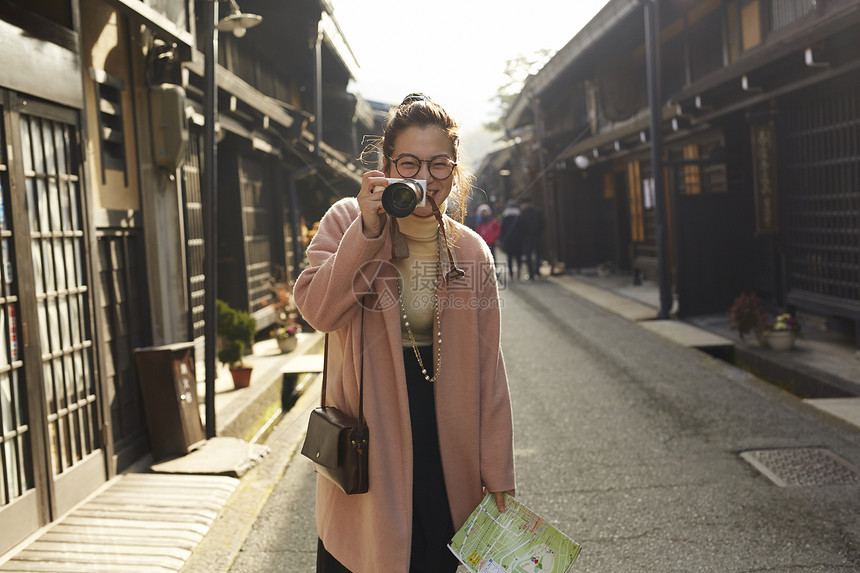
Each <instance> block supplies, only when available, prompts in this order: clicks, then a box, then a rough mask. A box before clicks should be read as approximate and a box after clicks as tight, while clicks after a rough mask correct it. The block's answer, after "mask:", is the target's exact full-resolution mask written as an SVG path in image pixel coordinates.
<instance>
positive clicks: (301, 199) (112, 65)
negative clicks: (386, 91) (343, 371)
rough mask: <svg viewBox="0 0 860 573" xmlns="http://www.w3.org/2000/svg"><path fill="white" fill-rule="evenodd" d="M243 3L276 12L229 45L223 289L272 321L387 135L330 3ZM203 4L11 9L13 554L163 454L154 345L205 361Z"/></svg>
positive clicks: (7, 287) (1, 88) (4, 51)
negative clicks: (318, 236) (369, 137)
mask: <svg viewBox="0 0 860 573" xmlns="http://www.w3.org/2000/svg"><path fill="white" fill-rule="evenodd" d="M241 4H242V8H243V10H245V11H248V12H255V13H258V14H261V15H263V22H262V23H261V24H260V25H259V26H258V27H257V28H255V29H252V30H249V31H248V33H247V35H246V36H245V37H241V38H240V37H238V36H241V34H239V35H237V36H233V35H231V34H228V33H221V34H220V38H219V42H218V56H217V59H218V71H217V74H216V78H217V88H216V89H217V91H218V102H219V108H218V110H217V111H218V114H217V116H218V120H217V126H218V127H217V129H218V153H219V158H218V172H217V178H218V185H219V193H218V213H219V220H218V225H219V233H218V235H217V241H218V244H217V247H216V249H217V265H218V275H219V277H220V279H219V284H218V296H219V298H223V299H225V300H227V301H228V302H229V303H230V304H231V305H233V306H235V307H238V308H241V309H245V310H249V311H250V312H251V313H253V314H255V315H256V316H257V318H258V320H259V327H260V328H264V327H266V325H267V324H268V323H269V322H270V321H271V317H270V316H269V315H268V314H267V312H266V310H267V309H266V306H267V304H266V303H267V301H268V300H270V299H271V298H272V297H273V296H274V295H273V293H272V292H271V291H270V289H268V279H269V277H270V276H272V275H274V274H276V273H277V272H279V269H283V275H284V278H285V280H287V281H290V280H292V279H293V278H294V277H295V275H296V274H297V272H298V270H299V264H300V262H301V259H302V257H303V255H304V253H303V247H302V245H301V231H300V225H301V221H302V220H303V219H304V220H306V221H308V223H310V222H313V221H314V220H317V219H319V218H320V217H321V216H322V213H323V212H324V211H325V208H327V207H328V205H329V204H330V202H331V201H332V200H333V199H335V198H337V197H339V196H341V195H346V194H354V193H355V189H356V188H357V185H358V183H359V181H360V176H359V175H358V174H359V173H360V168H359V166H358V165H357V164H356V163H355V161H354V158H355V157H356V156H357V155H356V154H355V153H354V151H355V149H356V148H357V146H358V145H359V141H360V135H359V134H364V133H372V132H373V130H374V129H375V125H374V118H373V112H372V110H371V109H370V106H369V105H368V104H367V103H366V102H363V100H361V98H360V96H357V95H353V94H348V93H347V92H346V87H347V83H348V82H349V80H350V79H351V78H352V77H354V74H355V72H356V69H357V64H356V62H355V59H354V57H353V55H352V54H351V52H350V51H349V47H348V44H347V42H346V40H345V38H343V36H342V34H341V32H340V29H339V28H338V26H337V22H336V21H335V20H334V18H333V16H332V11H333V10H332V7H331V5H330V3H329V2H328V1H327V0H296V1H291V2H289V3H284V2H278V1H275V0H245V1H243V2H241ZM204 6H205V0H179V1H174V0H39V1H36V2H32V1H23V0H6V1H3V2H0V61H2V62H3V65H2V70H0V242H2V261H3V264H2V266H0V276H2V279H3V280H2V282H0V284H2V287H3V292H2V293H0V427H2V434H0V531H2V532H3V535H2V537H0V555H2V554H3V553H4V552H6V551H7V550H9V549H10V548H11V547H13V546H14V545H15V544H16V543H18V542H19V541H21V540H22V539H24V538H25V537H27V536H28V535H29V534H31V533H32V532H33V531H35V530H36V529H38V528H39V527H41V526H43V525H45V524H48V523H50V522H51V521H53V520H54V519H56V518H57V517H58V516H60V515H62V514H63V513H64V512H65V511H67V510H68V509H69V508H70V507H72V506H73V505H74V504H75V503H77V502H78V501H80V500H81V499H83V498H84V497H85V496H86V495H88V494H89V492H91V491H93V490H94V489H95V488H97V487H98V486H99V485H101V484H102V483H104V482H105V480H107V479H109V478H110V477H112V476H113V475H115V474H116V473H117V472H120V471H122V470H123V469H125V468H127V467H128V466H129V465H130V464H131V463H133V462H134V461H135V460H137V459H139V458H140V456H142V455H143V454H145V453H146V452H148V451H149V449H150V443H149V438H148V435H147V429H146V424H145V418H144V412H143V406H142V401H141V390H140V384H141V382H140V380H138V376H137V372H136V368H135V363H134V357H133V355H134V350H135V349H136V348H140V347H145V346H152V345H156V346H158V345H166V344H173V343H177V342H190V341H194V342H195V344H196V345H197V347H198V350H197V358H198V360H202V356H203V351H202V349H203V326H204V321H203V317H204V311H205V306H204V300H205V297H204V295H205V290H204V286H203V285H204V279H205V277H204V272H203V263H204V252H205V241H206V237H205V235H204V231H203V215H202V206H203V196H202V193H201V188H202V175H203V171H202V169H203V165H204V161H203V157H204V152H205V150H204V141H203V127H204V112H203V101H204V95H205V92H206V81H205V80H206V78H205V77H204V56H203V52H204V50H203V46H202V41H203V39H202V36H201V34H200V28H201V24H200V15H201V14H203V13H204ZM221 6H222V7H229V4H228V3H226V2H225V3H222V4H221ZM224 15H226V14H223V13H222V16H224ZM267 321H269V322H267ZM200 364H201V363H200V362H198V367H199V366H200ZM198 375H199V376H202V372H198Z"/></svg>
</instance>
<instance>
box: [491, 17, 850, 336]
mask: <svg viewBox="0 0 860 573" xmlns="http://www.w3.org/2000/svg"><path fill="white" fill-rule="evenodd" d="M649 3H651V4H650V6H656V13H657V14H658V24H659V30H660V33H659V38H660V41H659V59H657V60H656V61H658V62H659V65H657V66H656V70H655V71H654V72H649V70H648V66H647V53H646V46H645V39H646V36H645V30H646V22H645V6H646V5H649ZM650 73H653V74H654V75H652V76H651V77H656V78H657V79H658V80H659V81H658V82H657V85H659V87H660V100H659V105H658V109H659V112H660V113H661V114H662V117H661V118H660V121H659V124H660V125H661V130H660V136H661V138H662V139H661V141H662V147H663V154H662V156H661V157H660V162H659V165H660V166H661V167H660V168H661V169H662V174H663V182H664V184H663V185H662V188H661V189H656V188H655V185H654V177H653V173H652V162H651V160H650V151H651V144H652V134H651V133H650V127H649V122H650V119H651V114H650V110H649V100H648V96H649V90H648V79H649V74H650ZM505 127H506V130H507V132H508V133H509V134H510V135H511V137H512V138H513V137H514V136H516V137H519V138H523V137H525V135H524V134H529V137H531V138H533V139H534V143H533V144H531V145H529V146H528V148H527V149H525V150H524V151H523V152H522V153H520V155H519V158H514V156H515V155H516V154H515V153H514V154H513V155H511V157H512V159H511V161H509V164H508V166H507V167H506V169H510V171H511V176H512V177H514V178H516V181H517V183H516V185H515V186H514V188H515V189H526V188H530V189H531V191H530V192H532V193H533V194H535V199H536V202H538V203H544V204H547V205H548V207H549V208H548V209H547V213H552V214H553V215H554V216H551V217H548V220H549V221H550V224H551V226H553V227H554V228H555V233H554V234H548V236H547V237H545V239H546V240H547V241H548V242H549V243H551V244H548V245H547V249H546V251H547V253H557V258H558V259H559V260H560V261H562V262H564V263H565V264H566V265H567V267H568V268H583V267H592V266H597V265H601V264H603V265H610V266H614V267H615V268H616V269H618V270H620V271H622V272H629V273H630V274H631V275H632V278H633V279H635V278H637V277H639V278H641V277H642V276H645V277H648V276H650V277H656V268H657V264H656V263H657V247H656V240H655V228H656V226H655V212H656V207H657V206H659V204H660V202H661V201H660V200H662V204H664V205H665V210H666V221H667V225H666V226H667V229H668V233H667V235H668V236H667V239H668V241H667V248H666V256H667V257H668V258H669V261H670V269H671V280H672V283H673V285H672V286H673V294H674V296H675V297H677V300H678V312H679V314H680V315H686V316H689V315H696V314H706V313H721V312H725V311H726V310H727V309H728V308H729V306H730V305H731V302H732V300H733V298H734V297H736V296H737V295H738V294H739V293H740V292H742V291H745V290H755V291H757V292H758V293H759V294H760V295H761V296H763V297H764V298H765V299H767V300H768V301H769V303H771V304H773V305H775V306H781V307H790V308H793V309H796V310H799V311H803V312H808V313H812V314H815V315H817V316H819V317H821V318H822V319H824V320H833V321H835V322H836V323H839V324H841V328H845V329H847V330H850V331H853V332H854V336H855V337H857V338H860V1H858V0H694V1H681V0H646V1H643V2H638V1H635V0H612V1H610V2H609V3H608V4H607V5H606V6H605V7H604V9H603V10H602V11H601V12H600V13H598V15H597V16H596V17H595V18H594V19H593V20H592V21H591V22H590V23H589V24H587V25H586V26H585V27H584V28H583V30H582V31H580V32H579V33H578V34H577V35H576V36H575V37H574V38H573V39H572V40H571V41H570V42H569V43H568V44H567V45H566V46H565V47H564V48H563V49H562V50H560V51H559V52H558V53H557V54H556V55H555V56H554V57H553V58H552V60H550V61H549V62H548V63H547V65H546V66H545V67H544V68H543V69H542V70H541V71H540V72H539V73H538V74H536V75H534V76H531V77H530V78H529V79H528V80H527V82H526V84H525V87H524V89H523V91H522V93H521V94H520V95H519V96H518V99H517V100H516V101H515V103H514V104H513V106H512V108H511V110H510V111H509V113H508V115H507V117H506V118H505ZM520 147H522V146H520ZM512 149H516V147H514V148H512ZM540 165H544V166H545V167H544V169H543V170H544V171H545V175H544V176H543V177H542V178H541V179H542V181H540V182H539V183H537V182H536V181H537V178H538V174H539V173H541V171H542V170H541V169H540ZM544 185H545V186H546V188H547V190H546V192H545V193H543V192H541V187H542V186H544ZM858 344H860V342H858Z"/></svg>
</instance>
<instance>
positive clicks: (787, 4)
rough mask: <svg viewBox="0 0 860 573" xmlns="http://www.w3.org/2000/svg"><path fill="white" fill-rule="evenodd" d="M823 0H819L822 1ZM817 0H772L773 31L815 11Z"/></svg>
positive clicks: (771, 23)
mask: <svg viewBox="0 0 860 573" xmlns="http://www.w3.org/2000/svg"><path fill="white" fill-rule="evenodd" d="M820 1H821V0H818V2H820ZM815 7H816V0H770V29H771V31H775V30H779V29H780V28H782V27H784V26H787V25H789V24H791V23H792V22H795V21H796V20H800V19H801V18H803V17H804V16H806V15H807V14H810V13H812V12H814V11H815Z"/></svg>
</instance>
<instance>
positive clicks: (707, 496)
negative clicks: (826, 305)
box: [221, 281, 860, 573]
mask: <svg viewBox="0 0 860 573" xmlns="http://www.w3.org/2000/svg"><path fill="white" fill-rule="evenodd" d="M504 300H505V306H504V319H503V336H504V340H503V343H504V350H505V355H506V359H507V365H508V371H509V372H508V373H509V378H510V385H511V392H512V396H513V404H514V415H515V423H516V456H517V470H518V490H517V495H518V497H519V499H520V500H521V501H523V502H524V503H525V504H526V505H528V506H530V507H531V508H532V509H534V510H536V511H537V512H538V513H541V514H542V515H544V516H545V517H546V518H548V519H550V520H551V521H552V522H553V523H554V524H555V525H556V526H557V527H559V528H560V529H561V530H562V531H564V532H566V533H568V534H569V535H570V536H571V537H573V538H574V539H575V540H577V541H578V542H579V543H581V544H582V546H583V551H582V553H581V555H580V557H579V559H578V560H577V562H576V564H575V566H574V569H573V570H574V571H577V572H601V573H605V572H612V573H617V572H623V573H627V572H639V571H646V572H670V571H671V572H674V571H677V572H692V571H713V572H720V573H725V572H741V571H743V572H752V571H774V572H780V573H799V572H801V571H802V572H804V573H810V572H822V573H824V572H827V573H833V572H848V571H858V570H860V519H858V517H857V516H858V515H860V482H858V481H854V482H853V483H837V484H830V485H812V486H794V487H778V486H777V485H775V484H774V483H772V482H771V481H770V480H769V479H767V478H766V477H765V476H764V475H762V474H761V473H760V472H759V471H758V470H756V469H754V468H753V467H752V466H751V465H750V464H748V463H747V462H746V461H745V460H744V459H742V458H741V456H740V452H742V451H746V450H756V449H770V448H798V447H818V448H826V449H828V450H830V451H832V452H834V453H836V454H838V455H839V456H841V457H842V458H845V459H847V460H849V461H850V462H852V463H853V464H854V465H855V466H856V465H860V433H858V431H857V430H856V428H852V427H850V426H848V425H845V424H841V423H839V422H837V421H835V420H834V419H830V418H828V417H826V415H824V414H822V413H820V412H818V411H816V410H815V409H813V408H811V407H809V406H806V405H803V404H802V403H801V402H800V401H799V400H797V399H795V398H794V397H792V396H789V395H787V394H784V393H782V392H781V391H779V390H776V389H775V388H773V387H772V386H770V385H768V384H765V383H763V382H761V381H759V380H757V379H755V378H753V377H752V376H750V375H748V374H746V373H744V372H742V371H740V370H738V369H736V368H734V367H732V366H729V365H726V364H724V363H722V362H719V361H717V360H715V359H712V358H710V357H709V356H707V355H705V354H703V353H700V352H698V351H695V350H690V349H686V348H683V347H680V346H678V345H675V344H673V343H671V342H668V341H666V340H665V339H663V338H661V337H659V336H657V335H655V334H653V333H650V332H648V331H646V330H645V329H643V328H641V327H639V326H638V325H637V324H636V323H633V322H631V321H629V320H626V319H624V318H621V317H619V316H617V315H614V314H611V313H609V312H607V311H605V310H603V309H601V308H598V307H596V306H594V305H592V304H590V303H588V302H586V301H584V300H583V299H580V298H577V297H576V296H575V295H573V294H572V293H570V292H569V291H566V290H565V289H563V288H561V287H560V286H559V285H558V284H557V283H555V282H552V281H538V282H530V283H517V284H514V285H511V286H510V287H509V288H508V289H507V291H506V292H505V293H504ZM273 449H274V448H273ZM789 457H790V456H789ZM259 469H260V468H257V469H255V470H254V471H255V472H256V471H258V470H259ZM810 469H811V468H809V467H801V468H800V472H798V471H796V470H791V469H789V473H791V472H792V471H794V473H805V472H806V471H809V470H810ZM837 473H838V472H837ZM844 475H848V476H849V479H851V476H852V475H854V477H857V476H856V474H851V473H850V472H846V474H844ZM844 475H843V476H842V477H843V478H844ZM831 477H832V475H831ZM837 477H838V476H837ZM245 479H253V472H252V474H251V475H249V476H247V477H246V478H245ZM314 479H315V478H314V475H313V472H312V469H311V467H310V463H309V462H307V461H306V460H304V458H301V457H300V456H296V457H295V458H294V459H293V461H292V462H291V463H290V464H289V465H288V466H287V468H286V471H285V473H284V475H283V477H282V478H281V479H280V481H279V482H278V484H277V486H276V487H275V489H274V491H273V492H272V494H271V496H270V497H269V499H268V502H267V503H266V504H265V507H264V508H263V510H262V512H261V514H260V516H259V519H257V521H256V523H255V524H254V528H253V529H252V530H251V532H250V534H249V535H248V537H247V539H246V540H245V542H244V545H243V547H242V550H241V552H240V553H239V554H238V557H237V558H236V559H235V561H234V562H233V565H232V568H231V569H230V571H231V572H232V573H251V572H254V573H268V572H272V573H274V572H279V573H284V572H309V571H313V570H314V563H315V549H316V534H315V531H314V526H313V483H314ZM811 479H812V480H813V481H814V482H815V481H816V480H818V482H817V483H820V481H825V480H826V479H827V476H823V477H820V476H819V477H816V474H814V473H813V474H812V478H811ZM225 525H229V524H222V525H221V527H224V526H225Z"/></svg>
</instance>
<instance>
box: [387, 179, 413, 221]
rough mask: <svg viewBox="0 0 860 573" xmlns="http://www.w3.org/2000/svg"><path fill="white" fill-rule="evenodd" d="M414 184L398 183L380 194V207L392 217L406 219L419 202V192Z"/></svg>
mask: <svg viewBox="0 0 860 573" xmlns="http://www.w3.org/2000/svg"><path fill="white" fill-rule="evenodd" d="M416 187H417V185H416V184H414V183H407V182H404V181H398V182H396V183H392V184H391V185H389V186H388V187H386V188H385V190H384V191H383V192H382V207H383V209H385V211H386V212H387V213H388V214H389V215H391V216H392V217H398V218H400V217H406V216H408V215H410V214H411V213H412V211H414V210H415V207H416V206H417V205H418V201H419V197H418V195H419V190H418V189H416Z"/></svg>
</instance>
